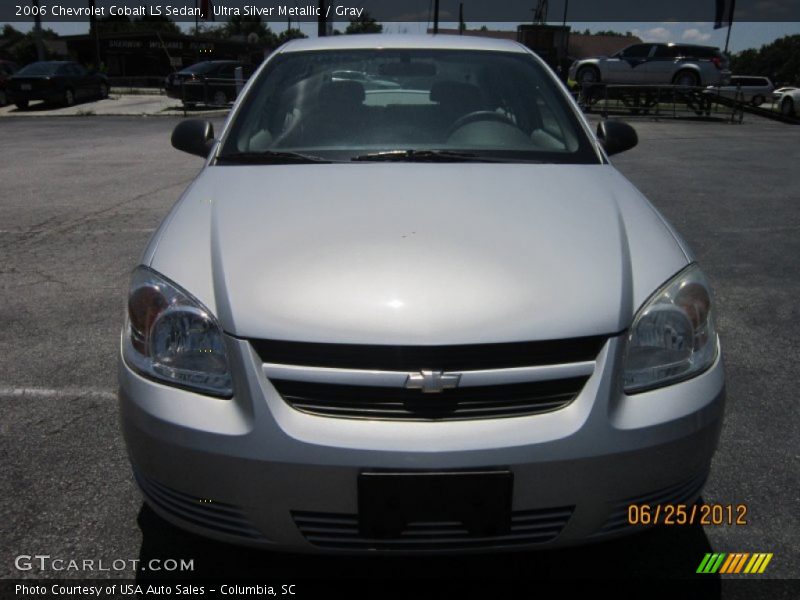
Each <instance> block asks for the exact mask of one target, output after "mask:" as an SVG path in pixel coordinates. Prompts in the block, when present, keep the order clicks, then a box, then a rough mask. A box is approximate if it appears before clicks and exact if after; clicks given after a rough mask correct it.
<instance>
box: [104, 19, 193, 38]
mask: <svg viewBox="0 0 800 600" xmlns="http://www.w3.org/2000/svg"><path fill="white" fill-rule="evenodd" d="M97 31H98V32H100V33H101V34H103V33H105V34H108V33H130V32H143V31H160V32H162V33H175V34H178V35H181V34H182V33H183V32H182V31H181V28H180V27H178V25H177V24H176V23H175V22H174V21H171V20H170V19H169V18H167V17H165V16H160V17H159V16H154V17H142V18H141V19H133V20H131V19H130V18H129V17H125V16H111V15H109V16H106V17H100V18H99V19H97Z"/></svg>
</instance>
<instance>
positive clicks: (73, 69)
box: [67, 63, 91, 100]
mask: <svg viewBox="0 0 800 600" xmlns="http://www.w3.org/2000/svg"><path fill="white" fill-rule="evenodd" d="M67 74H68V76H69V79H70V83H71V85H72V89H73V90H74V91H75V99H76V100H85V99H86V98H87V97H88V96H89V95H91V91H90V89H89V72H88V71H87V70H86V69H85V68H83V67H82V66H81V65H79V64H78V63H70V64H69V65H67Z"/></svg>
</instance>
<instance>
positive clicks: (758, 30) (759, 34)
mask: <svg viewBox="0 0 800 600" xmlns="http://www.w3.org/2000/svg"><path fill="white" fill-rule="evenodd" d="M0 1H2V0H0ZM559 24H560V23H559ZM567 24H568V25H569V26H571V27H572V30H573V31H580V32H582V31H584V30H585V29H590V30H591V31H601V30H612V31H619V32H620V33H624V32H626V31H630V32H631V33H633V34H634V35H637V36H639V37H640V38H642V39H643V40H644V41H646V42H689V43H697V44H704V45H708V46H717V47H719V48H723V47H724V46H725V36H726V35H727V33H728V29H727V28H722V29H714V28H713V26H714V24H713V23H683V22H660V23H620V22H613V23H597V22H591V23H581V22H567ZM2 25H4V23H0V27H2ZM12 25H14V26H15V27H16V28H17V29H21V30H29V29H30V27H31V25H28V24H26V23H12ZM180 25H181V27H182V28H183V29H185V30H187V31H190V30H191V29H193V28H194V26H193V24H190V23H181V24H180ZM481 25H486V26H487V27H488V28H489V29H516V23H469V22H468V23H467V28H469V29H477V28H480V27H481ZM42 26H43V27H48V28H50V29H53V30H54V31H55V32H56V33H59V34H61V35H71V34H80V33H87V32H88V28H89V26H88V23H65V22H47V21H46V20H44V21H42ZM269 26H270V28H271V29H272V30H273V31H281V30H282V29H284V28H285V27H286V22H285V21H282V22H274V23H269ZM293 26H295V27H296V26H297V24H294V23H293ZM299 26H300V29H301V30H302V31H303V32H304V33H305V34H306V35H308V36H310V37H314V36H316V34H317V24H316V23H300V24H299ZM335 26H336V27H337V28H339V29H344V28H345V26H346V25H345V24H342V23H339V24H336V25H335ZM440 26H441V27H442V28H457V24H456V23H441V24H440ZM427 27H428V24H427V23H384V24H383V29H384V32H386V33H412V34H413V33H425V31H426V29H427ZM797 33H800V24H799V23H795V22H788V23H786V22H782V23H754V22H740V23H734V24H733V28H732V30H731V38H730V46H729V48H730V51H731V52H739V51H740V50H744V49H746V48H759V47H761V46H762V45H764V44H768V43H770V42H772V41H773V40H775V39H777V38H780V37H783V36H786V35H792V34H797Z"/></svg>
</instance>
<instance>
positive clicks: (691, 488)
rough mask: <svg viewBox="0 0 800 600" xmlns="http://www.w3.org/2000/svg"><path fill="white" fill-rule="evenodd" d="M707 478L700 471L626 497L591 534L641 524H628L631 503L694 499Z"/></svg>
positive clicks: (677, 502)
mask: <svg viewBox="0 0 800 600" xmlns="http://www.w3.org/2000/svg"><path fill="white" fill-rule="evenodd" d="M707 478H708V473H707V472H704V473H700V474H698V475H695V476H694V477H692V478H691V479H688V480H686V481H683V482H681V483H677V484H675V485H672V486H670V487H666V488H662V489H660V490H656V491H654V492H651V493H649V494H645V495H642V496H636V497H634V498H626V499H625V500H622V501H621V502H618V503H617V504H615V505H614V508H613V509H612V511H611V514H610V515H609V517H608V520H607V521H606V523H605V525H603V527H602V528H601V529H600V530H598V531H597V532H596V533H594V534H592V536H602V535H609V534H613V533H616V532H621V531H624V530H626V529H628V528H630V527H642V526H641V525H629V524H628V507H629V506H630V505H631V504H651V505H656V504H687V503H689V502H692V501H694V500H695V499H696V498H697V496H698V495H699V494H700V491H701V490H702V489H703V486H704V485H705V483H706V479H707Z"/></svg>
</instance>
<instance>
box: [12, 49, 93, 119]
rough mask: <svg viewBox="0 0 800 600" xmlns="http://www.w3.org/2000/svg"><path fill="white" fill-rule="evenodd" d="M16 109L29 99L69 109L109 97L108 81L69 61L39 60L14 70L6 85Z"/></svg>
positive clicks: (21, 107) (25, 106)
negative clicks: (85, 102)
mask: <svg viewBox="0 0 800 600" xmlns="http://www.w3.org/2000/svg"><path fill="white" fill-rule="evenodd" d="M6 91H7V93H8V98H9V100H10V101H11V102H13V103H14V104H16V105H17V108H19V109H25V108H28V103H29V102H30V101H31V100H44V101H45V102H49V103H54V104H64V105H65V106H71V105H73V104H75V103H76V102H80V101H81V100H89V99H94V98H107V97H108V78H107V77H106V76H105V75H103V74H102V73H96V72H93V71H89V70H88V69H86V67H84V66H82V65H79V64H78V63H76V62H70V61H58V60H51V61H41V62H35V63H31V64H29V65H28V66H26V67H23V68H22V69H20V70H19V71H17V72H16V73H15V74H14V75H13V76H12V77H11V78H10V79H9V80H8V84H7V86H6Z"/></svg>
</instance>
